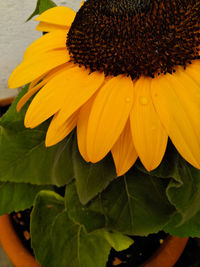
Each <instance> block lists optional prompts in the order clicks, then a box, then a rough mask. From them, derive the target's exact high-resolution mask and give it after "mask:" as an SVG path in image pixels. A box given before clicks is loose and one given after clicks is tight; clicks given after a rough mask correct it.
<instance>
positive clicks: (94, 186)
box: [73, 143, 117, 205]
mask: <svg viewBox="0 0 200 267" xmlns="http://www.w3.org/2000/svg"><path fill="white" fill-rule="evenodd" d="M73 162H74V173H75V179H76V186H77V192H78V195H79V199H80V201H81V203H82V204H83V205H84V204H87V203H88V202H89V201H90V200H91V199H93V198H94V197H95V196H97V194H98V193H100V192H102V191H103V190H104V189H105V188H106V187H107V186H108V185H109V184H110V182H111V181H112V180H113V179H115V178H116V177H117V175H116V172H115V167H114V163H113V160H112V158H111V156H110V155H109V156H107V157H105V158H104V159H103V160H101V161H100V162H98V163H95V164H93V163H87V162H85V161H84V159H83V158H82V157H81V155H80V153H79V151H78V148H77V144H76V143H75V145H74V153H73Z"/></svg>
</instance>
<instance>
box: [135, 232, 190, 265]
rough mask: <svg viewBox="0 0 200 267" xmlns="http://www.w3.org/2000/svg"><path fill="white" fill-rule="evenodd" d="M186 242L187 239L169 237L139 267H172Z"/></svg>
mask: <svg viewBox="0 0 200 267" xmlns="http://www.w3.org/2000/svg"><path fill="white" fill-rule="evenodd" d="M187 242H188V237H185V238H180V237H177V236H176V237H174V236H171V235H169V236H168V237H167V238H166V239H165V240H164V243H163V244H162V245H161V246H160V247H159V249H158V250H157V251H156V252H155V254H153V255H152V257H151V258H149V259H148V260H147V261H146V262H145V263H144V264H142V265H141V266H140V267H173V266H174V265H175V263H176V262H177V260H178V259H179V257H180V256H181V254H182V252H183V250H184V248H185V246H186V244H187Z"/></svg>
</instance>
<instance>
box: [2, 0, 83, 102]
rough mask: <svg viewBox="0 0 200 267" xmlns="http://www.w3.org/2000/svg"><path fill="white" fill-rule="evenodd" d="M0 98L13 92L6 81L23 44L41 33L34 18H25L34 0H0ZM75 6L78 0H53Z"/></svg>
mask: <svg viewBox="0 0 200 267" xmlns="http://www.w3.org/2000/svg"><path fill="white" fill-rule="evenodd" d="M0 2H1V3H0V36H1V38H0V99H2V98H6V97H10V96H13V95H15V94H16V93H17V92H16V90H11V89H8V85H7V81H8V78H9V75H10V73H11V72H12V70H13V69H14V68H15V67H16V66H17V65H18V64H19V63H20V62H21V59H22V56H23V52H24V50H25V48H26V47H27V46H28V45H29V44H31V43H32V42H33V41H34V40H35V39H36V38H38V37H39V36H40V33H39V32H36V31H35V27H36V25H37V23H36V22H34V21H33V20H32V21H29V22H28V23H25V21H26V19H27V18H28V17H29V15H30V14H31V13H32V12H33V10H34V9H35V6H36V2H37V0H0ZM54 2H55V3H56V4H57V5H60V6H61V5H66V6H68V7H71V8H73V9H74V10H76V11H77V10H78V8H79V6H80V3H81V0H64V1H61V0H55V1H54Z"/></svg>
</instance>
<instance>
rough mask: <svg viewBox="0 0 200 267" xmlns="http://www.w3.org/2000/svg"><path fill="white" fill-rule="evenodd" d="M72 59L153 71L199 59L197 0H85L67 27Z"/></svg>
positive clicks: (109, 69)
mask: <svg viewBox="0 0 200 267" xmlns="http://www.w3.org/2000/svg"><path fill="white" fill-rule="evenodd" d="M66 44H67V47H68V49H69V52H70V57H71V59H72V60H73V61H74V62H75V63H78V64H79V65H80V66H85V67H86V68H89V69H90V70H91V71H96V70H98V71H103V72H104V73H105V75H114V76H117V75H119V74H127V75H130V76H131V77H132V79H134V78H139V77H140V76H141V75H144V76H150V77H154V75H155V74H159V73H172V72H174V71H175V69H176V66H180V65H181V66H184V67H186V66H187V64H189V63H191V61H192V60H195V59H199V58H200V57H199V45H200V1H199V0H153V1H152V0H87V1H86V2H85V4H84V5H83V6H82V7H81V9H80V10H79V12H78V13H77V16H76V18H75V20H74V22H73V24H72V26H71V28H70V31H69V33H68V38H67V43H66Z"/></svg>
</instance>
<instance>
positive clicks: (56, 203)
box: [31, 191, 64, 263]
mask: <svg viewBox="0 0 200 267" xmlns="http://www.w3.org/2000/svg"><path fill="white" fill-rule="evenodd" d="M63 210H64V199H63V198H62V197H61V196H60V195H58V194H56V193H54V192H51V191H41V192H40V193H39V194H38V195H37V197H36V200H35V203H34V208H33V211H32V213H31V243H32V248H33V250H34V254H35V257H36V259H37V260H38V261H39V262H40V263H43V262H44V261H45V260H46V258H48V257H49V256H50V258H52V256H53V255H51V253H52V247H51V242H50V241H51V239H50V232H51V227H52V224H53V221H54V220H55V218H56V216H57V215H58V214H60V213H61V212H62V211H63ZM61 239H62V238H61Z"/></svg>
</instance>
